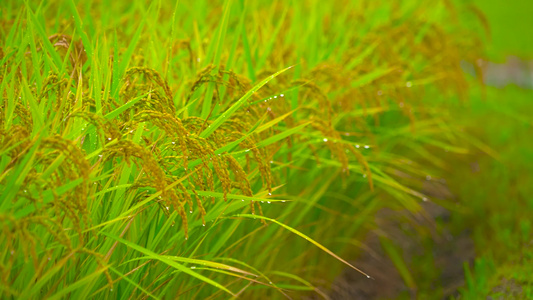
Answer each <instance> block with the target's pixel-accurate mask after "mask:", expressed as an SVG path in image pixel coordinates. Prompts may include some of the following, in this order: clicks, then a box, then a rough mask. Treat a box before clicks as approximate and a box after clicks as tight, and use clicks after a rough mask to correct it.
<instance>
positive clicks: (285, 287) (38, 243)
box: [0, 0, 486, 299]
mask: <svg viewBox="0 0 533 300" xmlns="http://www.w3.org/2000/svg"><path fill="white" fill-rule="evenodd" d="M456 2H457V3H456ZM1 14H2V24H1V26H0V30H1V33H0V36H1V41H2V43H1V48H0V59H1V63H0V71H1V72H0V76H1V85H0V95H2V101H1V103H0V105H1V112H2V116H1V118H0V141H1V142H0V153H1V160H0V195H1V196H0V223H1V228H2V229H1V230H2V236H1V238H0V245H1V250H0V257H1V260H0V273H1V276H0V283H1V284H0V286H1V290H0V293H1V295H2V298H13V299H14V298H16V299H32V298H51V299H60V298H71V299H84V298H91V299H92V298H121V299H122V298H156V299H168V298H180V299H181V298H183V299H215V298H228V297H238V296H240V297H242V298H244V299H250V298H262V299H267V298H268V299H271V298H285V297H287V298H291V297H296V298H298V297H303V296H304V295H312V294H314V295H318V296H319V297H324V298H328V296H327V293H326V290H327V288H328V286H329V284H330V283H331V281H332V279H333V278H334V276H335V275H336V274H338V273H339V271H340V270H341V269H342V268H344V267H349V268H353V269H356V270H357V271H359V272H360V273H361V276H362V278H364V279H365V280H371V277H372V274H370V273H367V272H365V270H361V269H360V268H358V266H356V265H353V264H352V263H350V262H349V259H351V258H353V257H355V256H356V255H357V254H358V253H360V251H364V250H361V249H354V246H353V245H357V244H358V239H360V238H362V237H363V236H364V234H365V233H366V232H367V231H368V230H370V229H373V228H375V226H376V223H375V222H374V215H375V213H376V212H377V211H378V210H380V209H382V208H385V207H386V208H391V209H394V210H400V209H406V210H408V211H410V212H412V213H417V212H420V210H421V207H420V203H421V202H423V201H430V200H432V199H431V198H430V197H429V196H427V195H425V194H424V193H423V192H422V191H421V189H420V188H419V187H418V186H417V182H418V181H417V180H415V179H416V178H426V176H429V175H428V174H432V175H433V176H438V174H439V172H440V171H439V170H443V169H445V168H446V164H445V163H444V162H443V161H442V160H441V159H440V158H439V156H438V155H437V154H435V153H436V152H438V151H442V152H444V151H451V152H453V153H465V152H467V151H468V150H467V149H465V147H464V145H465V144H466V142H465V140H467V139H468V138H465V135H464V134H461V133H460V131H459V130H458V129H457V128H456V127H455V126H454V125H453V123H450V120H451V119H452V118H453V116H451V115H449V114H448V113H447V110H446V108H447V102H454V101H455V100H457V99H459V100H462V101H466V98H467V96H468V86H469V81H467V79H466V78H465V76H466V75H465V74H464V72H463V70H462V68H461V62H462V61H470V62H475V61H476V60H477V59H478V58H479V57H480V55H481V45H482V37H483V34H484V30H485V29H484V28H485V26H486V24H485V22H484V19H483V17H482V15H481V14H480V13H479V12H478V11H477V10H476V9H475V7H473V6H471V5H468V4H462V3H460V1H439V2H437V3H424V2H419V1H401V2H399V1H398V2H389V1H366V0H359V1H340V0H339V1H316V0H307V1H296V0H295V1H288V2H281V1H274V2H270V1H237V0H225V1H176V2H175V3H170V2H165V1H153V2H152V1H133V2H132V3H129V2H121V1H86V2H80V3H76V2H75V1H72V0H64V1H51V2H47V1H42V2H38V1H24V2H21V1H16V0H10V1H4V2H3V3H2V9H1ZM415 29H416V30H415ZM473 65H474V66H476V64H473ZM428 161H429V163H428ZM402 174H408V175H409V176H403V175H402ZM409 178H411V179H409ZM384 238H386V237H384ZM409 285H410V287H411V288H413V289H414V288H415V285H416V282H410V284H409Z"/></svg>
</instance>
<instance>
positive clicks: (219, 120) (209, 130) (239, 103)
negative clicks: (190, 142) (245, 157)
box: [200, 66, 292, 138]
mask: <svg viewBox="0 0 533 300" xmlns="http://www.w3.org/2000/svg"><path fill="white" fill-rule="evenodd" d="M290 68H292V66H290V67H287V68H285V69H283V70H281V71H278V72H276V73H274V74H272V75H270V76H268V77H267V78H265V79H263V80H262V81H261V82H260V83H258V84H257V85H255V86H254V87H253V88H252V89H251V90H249V91H248V92H247V93H246V94H244V96H242V97H241V98H240V99H239V100H237V102H235V103H234V104H233V105H232V106H231V107H230V108H228V109H227V110H226V111H225V112H224V113H222V115H221V116H220V117H218V118H217V119H216V120H215V121H214V122H213V123H212V124H211V125H210V126H208V127H207V128H206V129H205V130H204V131H202V133H201V134H200V137H202V138H207V137H208V136H210V135H211V134H212V133H213V132H214V131H215V130H216V129H217V128H218V127H220V126H221V125H222V124H223V123H224V122H226V120H227V119H229V117H231V116H232V115H233V113H235V112H236V111H237V110H238V109H239V108H240V107H241V106H242V105H243V104H244V102H246V100H248V99H249V98H250V97H251V96H252V95H253V94H254V93H255V92H256V91H258V90H259V89H260V88H262V87H263V86H264V85H265V84H267V83H268V82H269V81H270V80H272V79H274V78H276V77H277V76H278V75H279V74H281V73H283V72H285V71H287V70H288V69H290Z"/></svg>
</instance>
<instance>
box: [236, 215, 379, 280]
mask: <svg viewBox="0 0 533 300" xmlns="http://www.w3.org/2000/svg"><path fill="white" fill-rule="evenodd" d="M235 216H236V217H243V218H248V219H256V218H257V219H262V220H265V221H270V222H272V223H275V224H277V225H279V226H281V227H283V228H285V229H287V230H288V231H290V232H292V233H294V234H296V235H297V236H299V237H301V238H303V239H304V240H306V241H308V242H310V243H311V244H313V245H315V246H317V247H318V248H319V249H320V250H322V251H324V252H326V253H327V254H329V255H331V256H333V257H334V258H335V259H337V260H338V261H340V262H342V263H343V264H345V265H347V266H349V267H350V268H352V269H354V270H356V271H357V272H359V273H361V274H363V275H365V276H366V278H372V277H370V275H368V274H366V273H365V272H363V271H362V270H361V269H359V268H357V267H355V266H353V265H352V264H350V263H349V262H347V261H346V260H344V259H342V258H341V257H340V256H338V255H337V254H335V253H333V252H332V251H331V250H329V249H328V248H326V247H324V246H322V245H321V244H320V243H318V242H317V241H315V240H313V239H312V238H310V237H308V236H307V235H305V234H303V233H301V232H300V231H298V230H296V229H294V228H292V227H290V226H288V225H285V224H283V223H281V222H278V221H276V220H274V219H270V218H267V217H264V216H258V215H250V214H237V215H235Z"/></svg>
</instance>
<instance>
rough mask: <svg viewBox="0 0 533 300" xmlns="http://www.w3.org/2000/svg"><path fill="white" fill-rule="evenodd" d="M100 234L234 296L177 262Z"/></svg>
mask: <svg viewBox="0 0 533 300" xmlns="http://www.w3.org/2000/svg"><path fill="white" fill-rule="evenodd" d="M101 234H103V235H105V236H107V237H109V238H111V239H113V240H115V241H118V242H120V243H122V244H124V245H125V246H127V247H129V248H131V249H133V250H135V251H138V252H140V253H142V254H144V255H147V256H148V257H150V258H151V259H155V260H158V261H160V262H162V263H164V264H166V265H168V266H170V267H172V268H174V269H176V270H179V271H181V272H183V273H185V274H187V275H190V276H192V277H195V278H197V279H199V280H201V281H203V282H205V283H207V284H210V285H212V286H214V287H216V288H217V289H220V290H222V291H224V292H226V293H228V294H230V295H232V296H235V294H233V293H232V292H231V291H230V290H228V289H227V288H225V287H224V286H222V285H221V284H219V283H217V282H215V281H213V280H211V279H209V278H207V277H205V276H203V275H201V274H199V273H197V272H194V271H192V270H191V269H190V268H187V267H185V266H183V265H181V264H179V263H177V262H175V261H173V260H171V259H169V258H167V257H165V256H164V255H159V254H157V253H155V252H152V251H151V250H148V249H146V248H143V247H141V246H139V245H136V244H134V243H131V242H129V241H126V240H124V239H122V238H119V237H118V236H114V235H112V234H110V233H107V232H101Z"/></svg>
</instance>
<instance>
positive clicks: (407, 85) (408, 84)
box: [405, 81, 413, 88]
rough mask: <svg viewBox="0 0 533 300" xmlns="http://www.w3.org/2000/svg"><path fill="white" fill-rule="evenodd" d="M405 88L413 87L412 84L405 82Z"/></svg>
mask: <svg viewBox="0 0 533 300" xmlns="http://www.w3.org/2000/svg"><path fill="white" fill-rule="evenodd" d="M405 86H406V87H408V88H410V87H412V86H413V83H412V82H411V81H407V82H406V83H405Z"/></svg>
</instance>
